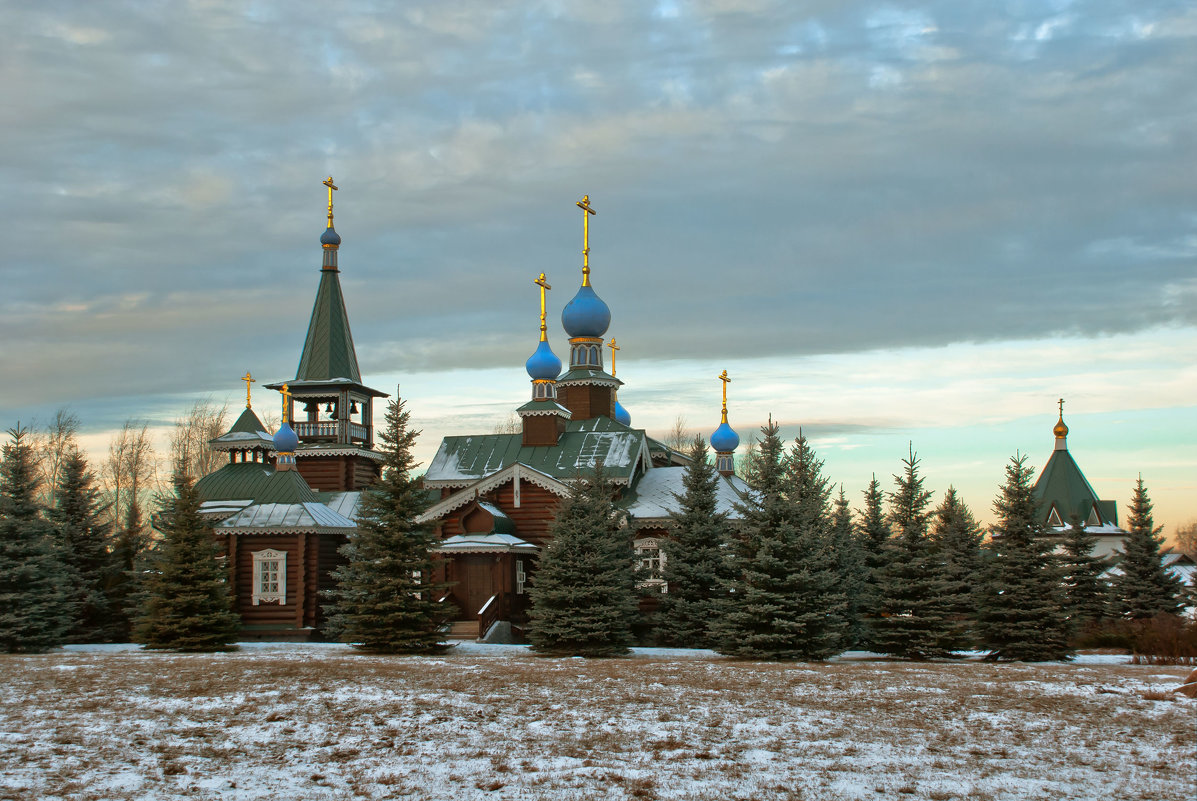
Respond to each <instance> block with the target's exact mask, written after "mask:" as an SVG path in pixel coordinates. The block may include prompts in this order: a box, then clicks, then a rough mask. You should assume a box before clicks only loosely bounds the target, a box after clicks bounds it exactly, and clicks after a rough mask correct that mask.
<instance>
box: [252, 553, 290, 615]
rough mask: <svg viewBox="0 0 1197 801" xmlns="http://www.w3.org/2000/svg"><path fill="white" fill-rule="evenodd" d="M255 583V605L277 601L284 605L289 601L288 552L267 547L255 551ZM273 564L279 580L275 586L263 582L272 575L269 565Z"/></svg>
mask: <svg viewBox="0 0 1197 801" xmlns="http://www.w3.org/2000/svg"><path fill="white" fill-rule="evenodd" d="M253 557H254V583H253V605H254V606H258V605H259V604H263V603H268V604H269V603H276V604H279V605H280V606H282V605H283V604H285V603H287V552H286V551H276V550H274V549H273V548H267V549H266V550H264V551H253ZM271 564H273V565H274V570H275V572H276V576H277V581H276V582H272V584H273V586H263V582H264V581H265V580H266V579H268V578H269V577H270V574H269V573H267V569H268V566H269V565H271Z"/></svg>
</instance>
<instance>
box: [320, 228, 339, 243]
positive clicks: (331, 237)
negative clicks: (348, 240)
mask: <svg viewBox="0 0 1197 801" xmlns="http://www.w3.org/2000/svg"><path fill="white" fill-rule="evenodd" d="M320 244H321V245H339V244H341V235H340V234H338V233H337V232H336V230H335V229H334V228H333V227H332V226H331V225H330V226H328V228H325V229H324V233H322V234H321V235H320Z"/></svg>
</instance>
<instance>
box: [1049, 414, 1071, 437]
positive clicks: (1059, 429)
mask: <svg viewBox="0 0 1197 801" xmlns="http://www.w3.org/2000/svg"><path fill="white" fill-rule="evenodd" d="M1052 433H1053V434H1055V435H1056V439H1064V437H1067V436H1068V426H1066V425H1064V415H1060V419H1059V420H1058V421H1057V422H1056V425H1055V427H1054V428H1052Z"/></svg>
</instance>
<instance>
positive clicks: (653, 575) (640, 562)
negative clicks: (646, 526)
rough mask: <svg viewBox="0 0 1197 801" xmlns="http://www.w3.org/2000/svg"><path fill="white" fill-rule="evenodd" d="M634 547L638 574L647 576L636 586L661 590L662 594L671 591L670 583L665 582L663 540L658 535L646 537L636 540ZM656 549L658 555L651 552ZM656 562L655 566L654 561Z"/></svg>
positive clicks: (653, 590) (654, 590)
mask: <svg viewBox="0 0 1197 801" xmlns="http://www.w3.org/2000/svg"><path fill="white" fill-rule="evenodd" d="M632 547H633V548H634V549H635V552H636V574H637V576H647V578H640V579H639V580H638V581H637V582H636V586H637V587H638V588H639V589H642V590H650V591H652V592H659V593H661V594H662V595H664V594H665V593H667V592H669V585H668V584H666V583H665V579H664V574H665V560H666V557H665V550H664V549H663V548H662V547H661V540H659V539H657V538H656V537H644V538H641V539H638V540H635V541H634V542H633V543H632ZM652 551H656V555H655V556H653V555H650V552H652ZM654 562H656V565H655V566H654V565H653V563H654Z"/></svg>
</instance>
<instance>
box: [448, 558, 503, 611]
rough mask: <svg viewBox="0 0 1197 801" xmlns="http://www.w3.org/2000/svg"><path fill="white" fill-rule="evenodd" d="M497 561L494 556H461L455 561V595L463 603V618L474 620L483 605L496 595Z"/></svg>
mask: <svg viewBox="0 0 1197 801" xmlns="http://www.w3.org/2000/svg"><path fill="white" fill-rule="evenodd" d="M495 559H496V557H494V556H472V555H464V554H463V555H461V556H458V557H457V558H456V559H455V560H454V561H455V562H456V563H457V564H456V567H457V570H456V571H455V572H456V573H457V581H458V584H457V587H456V588H455V592H454V595H456V596H457V598H458V600H459V601H460V602H462V603H463V605H464V608H463V609H462V610H461V612H462V616H463V617H464V618H467V619H472V618H474V617H475V616H476V615H477V614H478V611H479V610H480V609H482V605H483V604H484V603H486V602H487V601H489V600H490V597H491V596H492V595H494V594H495V592H496V590H497V587H496V586H495Z"/></svg>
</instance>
